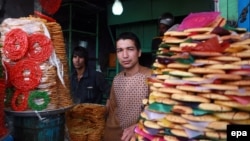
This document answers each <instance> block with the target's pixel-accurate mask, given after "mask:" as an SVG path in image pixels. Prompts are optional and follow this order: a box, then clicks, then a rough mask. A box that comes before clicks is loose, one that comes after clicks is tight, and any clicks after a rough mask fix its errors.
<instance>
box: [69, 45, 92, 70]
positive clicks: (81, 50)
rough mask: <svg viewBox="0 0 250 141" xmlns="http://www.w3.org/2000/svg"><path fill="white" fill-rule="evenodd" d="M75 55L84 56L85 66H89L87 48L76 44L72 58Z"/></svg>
mask: <svg viewBox="0 0 250 141" xmlns="http://www.w3.org/2000/svg"><path fill="white" fill-rule="evenodd" d="M74 56H79V57H81V58H84V62H85V66H88V61H89V59H88V51H87V49H86V48H84V47H81V46H76V47H75V48H74V50H73V53H72V59H73V57H74Z"/></svg>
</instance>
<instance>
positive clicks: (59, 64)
mask: <svg viewBox="0 0 250 141" xmlns="http://www.w3.org/2000/svg"><path fill="white" fill-rule="evenodd" d="M0 32H1V39H0V42H1V44H2V45H3V47H2V48H1V56H2V64H3V67H4V72H5V73H4V74H5V78H6V80H7V86H8V88H9V89H11V90H12V92H10V93H7V94H6V105H7V106H6V108H8V109H9V110H11V111H16V112H25V111H26V112H27V111H47V110H57V109H61V108H66V107H69V106H71V105H72V99H71V96H70V89H69V78H68V73H69V68H68V65H67V57H66V50H65V44H64V38H63V33H62V30H61V26H60V25H59V24H58V23H57V22H56V21H48V20H46V19H43V18H39V17H34V16H30V17H21V18H7V19H5V20H4V21H3V22H2V23H1V25H0Z"/></svg>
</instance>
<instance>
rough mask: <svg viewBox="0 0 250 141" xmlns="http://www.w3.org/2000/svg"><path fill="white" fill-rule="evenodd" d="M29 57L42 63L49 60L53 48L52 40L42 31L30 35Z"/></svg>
mask: <svg viewBox="0 0 250 141" xmlns="http://www.w3.org/2000/svg"><path fill="white" fill-rule="evenodd" d="M28 41H29V49H28V53H27V55H28V59H30V60H34V61H36V62H39V63H42V62H44V61H45V60H47V59H48V58H49V57H50V55H51V53H52V50H53V45H52V42H51V40H50V39H49V38H48V37H47V36H45V35H44V34H41V33H36V34H32V35H30V36H29V37H28Z"/></svg>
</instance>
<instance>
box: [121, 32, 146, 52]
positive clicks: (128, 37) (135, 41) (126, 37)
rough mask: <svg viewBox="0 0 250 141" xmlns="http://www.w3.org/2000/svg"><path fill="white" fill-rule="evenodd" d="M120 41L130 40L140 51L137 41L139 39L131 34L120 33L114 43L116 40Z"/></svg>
mask: <svg viewBox="0 0 250 141" xmlns="http://www.w3.org/2000/svg"><path fill="white" fill-rule="evenodd" d="M121 39H123V40H125V39H130V40H132V41H134V43H135V46H136V49H137V50H140V49H141V43H140V40H139V38H138V37H137V36H136V35H135V34H134V33H133V32H123V33H121V34H120V35H119V36H118V37H117V39H116V42H117V41H118V40H121Z"/></svg>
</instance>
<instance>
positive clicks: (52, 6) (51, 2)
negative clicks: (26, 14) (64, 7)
mask: <svg viewBox="0 0 250 141" xmlns="http://www.w3.org/2000/svg"><path fill="white" fill-rule="evenodd" d="M61 2H62V0H39V3H40V5H41V6H42V8H43V10H44V11H45V12H46V13H47V14H50V15H53V14H55V13H56V11H57V10H58V9H59V8H60V5H61Z"/></svg>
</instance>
